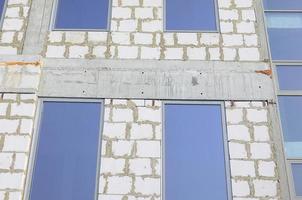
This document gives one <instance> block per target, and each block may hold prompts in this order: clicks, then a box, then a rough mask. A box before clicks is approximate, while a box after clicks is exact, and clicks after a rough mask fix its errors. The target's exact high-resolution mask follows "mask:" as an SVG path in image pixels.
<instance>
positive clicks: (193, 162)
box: [165, 104, 227, 200]
mask: <svg viewBox="0 0 302 200" xmlns="http://www.w3.org/2000/svg"><path fill="white" fill-rule="evenodd" d="M223 141H224V138H223V128H222V118H221V107H220V105H180V104H178V105H176V104H168V105H166V106H165V197H166V198H165V199H166V200H184V199H185V200H197V199H211V200H226V199H227V181H226V169H225V157H224V155H225V152H224V142H223Z"/></svg>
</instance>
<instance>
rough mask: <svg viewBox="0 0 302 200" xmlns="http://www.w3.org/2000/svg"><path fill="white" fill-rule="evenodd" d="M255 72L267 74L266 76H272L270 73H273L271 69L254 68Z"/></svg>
mask: <svg viewBox="0 0 302 200" xmlns="http://www.w3.org/2000/svg"><path fill="white" fill-rule="evenodd" d="M255 72H256V73H259V74H264V75H267V76H270V77H272V74H273V71H272V69H267V70H256V71H255Z"/></svg>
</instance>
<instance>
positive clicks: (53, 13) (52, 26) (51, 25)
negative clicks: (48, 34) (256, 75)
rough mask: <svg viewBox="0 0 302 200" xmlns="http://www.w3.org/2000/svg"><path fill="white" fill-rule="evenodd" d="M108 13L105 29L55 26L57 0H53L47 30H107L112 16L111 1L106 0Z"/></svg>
mask: <svg viewBox="0 0 302 200" xmlns="http://www.w3.org/2000/svg"><path fill="white" fill-rule="evenodd" d="M108 1H109V2H108V14H107V27H106V28H105V29H98V28H92V29H77V28H72V29H69V28H63V29H60V28H55V22H56V18H57V13H58V12H57V11H58V4H59V0H53V5H52V11H51V17H50V23H49V31H71V32H109V31H110V30H111V18H112V1H113V0H108Z"/></svg>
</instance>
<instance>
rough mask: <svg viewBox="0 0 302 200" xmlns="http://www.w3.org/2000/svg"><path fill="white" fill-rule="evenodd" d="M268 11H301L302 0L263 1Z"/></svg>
mask: <svg viewBox="0 0 302 200" xmlns="http://www.w3.org/2000/svg"><path fill="white" fill-rule="evenodd" d="M263 4H264V9H266V10H301V9H302V1H301V0H263Z"/></svg>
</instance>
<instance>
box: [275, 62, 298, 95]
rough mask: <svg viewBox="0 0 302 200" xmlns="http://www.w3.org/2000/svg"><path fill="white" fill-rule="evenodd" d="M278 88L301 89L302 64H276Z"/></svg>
mask: <svg viewBox="0 0 302 200" xmlns="http://www.w3.org/2000/svg"><path fill="white" fill-rule="evenodd" d="M277 73H278V82H279V88H280V90H302V66H278V67H277Z"/></svg>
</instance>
